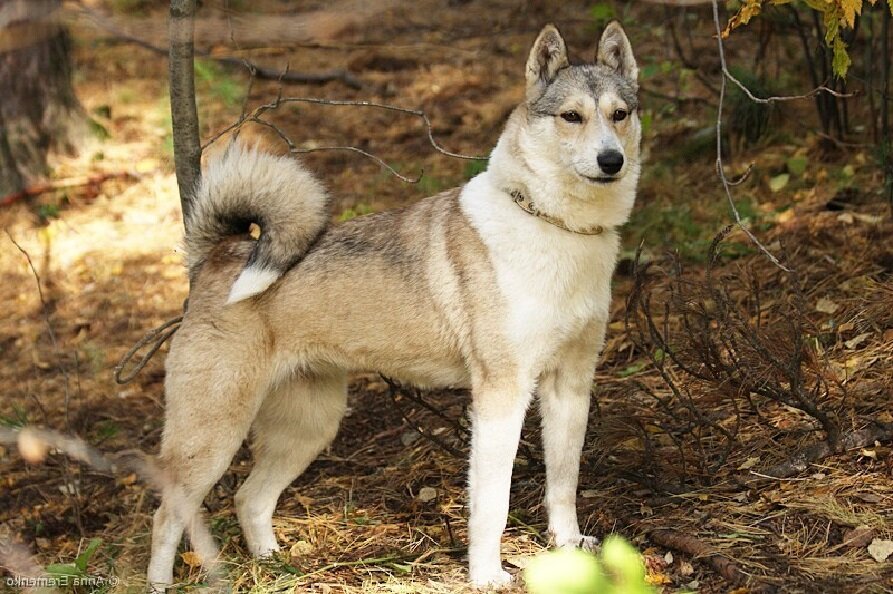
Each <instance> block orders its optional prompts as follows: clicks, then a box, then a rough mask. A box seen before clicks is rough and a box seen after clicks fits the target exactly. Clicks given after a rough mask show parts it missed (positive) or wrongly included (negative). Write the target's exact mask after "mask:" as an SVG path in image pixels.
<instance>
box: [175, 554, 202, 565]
mask: <svg viewBox="0 0 893 594" xmlns="http://www.w3.org/2000/svg"><path fill="white" fill-rule="evenodd" d="M180 558H181V559H183V563H185V564H186V565H188V566H189V567H201V566H202V558H201V557H200V556H199V554H198V553H196V552H195V551H184V552H182V553H180Z"/></svg>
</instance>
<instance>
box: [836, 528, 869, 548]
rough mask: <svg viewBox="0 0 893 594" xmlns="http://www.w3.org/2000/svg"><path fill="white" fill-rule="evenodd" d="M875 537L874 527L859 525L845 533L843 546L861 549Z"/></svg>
mask: <svg viewBox="0 0 893 594" xmlns="http://www.w3.org/2000/svg"><path fill="white" fill-rule="evenodd" d="M873 539H874V529H873V528H869V527H868V526H858V527H856V528H853V529H852V530H847V531H846V532H844V533H843V546H845V547H848V548H852V549H861V548H862V547H865V546H868V544H869V543H870V542H871V541H872V540H873Z"/></svg>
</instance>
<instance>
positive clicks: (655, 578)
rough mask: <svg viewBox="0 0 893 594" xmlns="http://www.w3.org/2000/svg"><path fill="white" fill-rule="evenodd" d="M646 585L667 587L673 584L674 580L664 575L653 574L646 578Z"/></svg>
mask: <svg viewBox="0 0 893 594" xmlns="http://www.w3.org/2000/svg"><path fill="white" fill-rule="evenodd" d="M645 583H646V584H651V585H652V586H665V585H667V584H672V583H673V580H671V579H670V578H668V577H667V576H666V575H664V574H662V573H652V574H649V575H646V576H645Z"/></svg>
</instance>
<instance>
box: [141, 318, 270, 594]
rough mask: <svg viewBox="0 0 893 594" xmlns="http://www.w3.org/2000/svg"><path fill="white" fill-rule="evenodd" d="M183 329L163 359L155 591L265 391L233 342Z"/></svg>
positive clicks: (151, 575) (152, 564)
mask: <svg viewBox="0 0 893 594" xmlns="http://www.w3.org/2000/svg"><path fill="white" fill-rule="evenodd" d="M188 332H189V328H188V327H186V326H184V327H183V328H181V330H180V333H181V335H178V336H177V337H176V338H175V341H177V342H175V343H174V345H173V347H172V350H171V353H170V355H169V356H168V361H167V379H166V383H165V400H166V403H165V426H164V434H163V436H162V441H161V454H160V455H159V457H158V462H159V467H160V469H161V481H162V485H161V491H162V493H161V495H162V499H161V506H160V507H159V508H158V511H156V512H155V518H154V521H153V524H152V556H151V559H150V561H149V569H148V575H147V580H148V583H149V587H150V589H151V590H152V591H156V592H157V591H163V590H164V588H165V587H166V586H167V585H170V584H171V583H172V582H173V566H174V560H175V557H176V552H177V545H179V543H180V538H181V536H182V534H183V530H184V528H186V527H187V522H190V521H193V520H194V519H195V518H197V517H198V516H197V514H198V513H199V509H200V507H201V504H202V500H203V499H204V497H205V495H207V493H208V491H210V489H211V487H212V486H214V483H216V482H217V480H218V479H219V478H220V477H221V476H222V475H223V473H224V472H225V471H226V469H227V468H228V467H229V464H230V462H231V461H232V458H233V455H234V454H235V453H236V451H237V450H238V449H239V446H240V445H241V443H242V441H243V439H244V438H245V437H247V435H248V430H249V428H250V427H251V421H252V419H253V418H254V415H255V413H256V412H257V409H258V406H259V403H260V399H261V395H262V394H263V392H265V391H266V386H265V380H264V381H263V382H260V381H259V380H260V378H259V377H258V374H257V370H256V369H255V368H254V367H253V366H252V365H250V364H249V362H250V357H246V356H245V353H244V352H242V351H241V349H235V348H234V347H233V344H232V343H230V344H217V343H215V344H214V345H212V348H209V347H208V345H207V344H204V345H203V344H202V343H199V342H192V341H190V335H189V334H187V333H188ZM178 339H179V341H178ZM235 351H239V353H238V354H237V353H236V352H235ZM205 561H206V562H207V561H210V560H207V559H206V560H205Z"/></svg>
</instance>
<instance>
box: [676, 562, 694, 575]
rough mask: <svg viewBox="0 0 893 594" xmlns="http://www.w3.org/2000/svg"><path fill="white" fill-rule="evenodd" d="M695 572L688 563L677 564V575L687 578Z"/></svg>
mask: <svg viewBox="0 0 893 594" xmlns="http://www.w3.org/2000/svg"><path fill="white" fill-rule="evenodd" d="M694 572H695V568H694V567H693V566H692V564H691V563H689V562H688V561H683V562H682V563H680V564H679V575H681V576H685V577H688V576H690V575H691V574H693V573H694Z"/></svg>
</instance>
